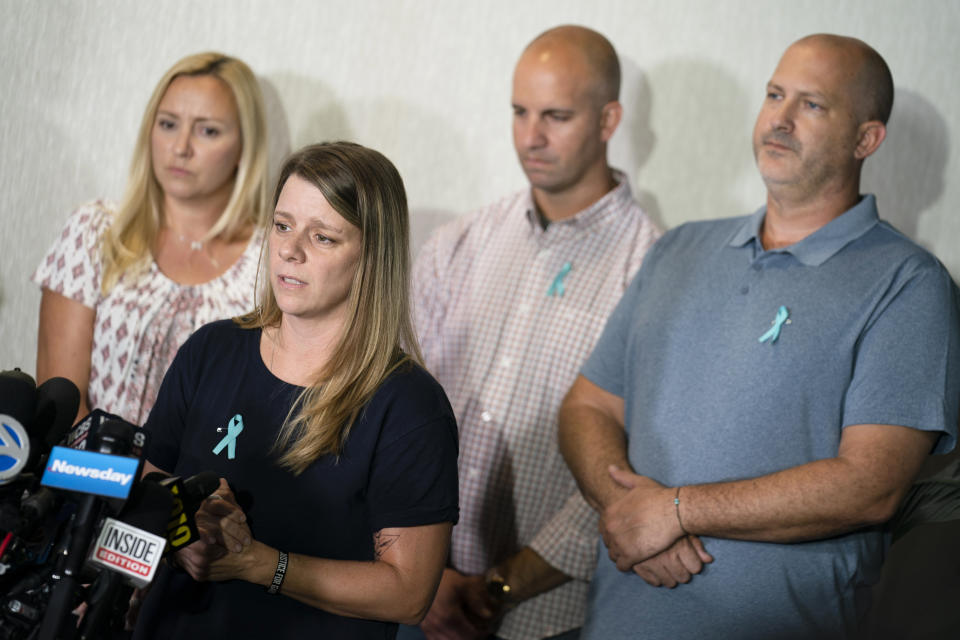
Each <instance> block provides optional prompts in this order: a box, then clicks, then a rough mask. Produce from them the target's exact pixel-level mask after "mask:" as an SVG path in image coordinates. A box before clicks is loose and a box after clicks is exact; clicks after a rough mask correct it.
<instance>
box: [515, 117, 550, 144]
mask: <svg viewBox="0 0 960 640" xmlns="http://www.w3.org/2000/svg"><path fill="white" fill-rule="evenodd" d="M513 131H514V138H515V141H516V144H517V147H518V148H520V149H539V148H541V147H543V146H545V145H546V143H547V137H546V135H544V131H543V123H542V122H541V121H540V118H537V117H535V116H525V117H520V116H517V117H515V118H514V122H513Z"/></svg>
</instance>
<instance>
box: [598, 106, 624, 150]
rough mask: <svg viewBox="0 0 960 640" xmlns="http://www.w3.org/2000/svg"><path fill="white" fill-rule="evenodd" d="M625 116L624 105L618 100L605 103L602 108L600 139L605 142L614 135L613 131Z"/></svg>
mask: <svg viewBox="0 0 960 640" xmlns="http://www.w3.org/2000/svg"><path fill="white" fill-rule="evenodd" d="M621 118H623V106H622V105H621V104H620V103H619V102H618V101H616V100H614V101H612V102H608V103H607V104H605V105H603V108H602V109H601V110H600V139H601V140H603V141H604V142H607V141H609V140H610V138H611V137H613V132H614V131H616V130H617V127H618V126H619V125H620V119H621Z"/></svg>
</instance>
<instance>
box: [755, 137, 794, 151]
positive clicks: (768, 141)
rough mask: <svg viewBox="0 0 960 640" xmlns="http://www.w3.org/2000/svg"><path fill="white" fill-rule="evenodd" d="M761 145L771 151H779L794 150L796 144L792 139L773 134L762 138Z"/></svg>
mask: <svg viewBox="0 0 960 640" xmlns="http://www.w3.org/2000/svg"><path fill="white" fill-rule="evenodd" d="M763 146H764V147H767V148H768V149H771V150H773V151H780V152H783V151H793V152H796V151H797V149H796V145H795V144H794V143H793V142H792V141H790V140H785V139H783V138H778V137H774V136H770V137H767V138H764V139H763Z"/></svg>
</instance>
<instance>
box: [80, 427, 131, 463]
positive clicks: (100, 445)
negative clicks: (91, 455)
mask: <svg viewBox="0 0 960 640" xmlns="http://www.w3.org/2000/svg"><path fill="white" fill-rule="evenodd" d="M133 434H134V431H133V425H131V424H128V423H126V422H124V421H123V420H116V419H113V418H111V419H109V420H107V421H105V422H104V423H103V424H101V425H100V427H99V428H98V429H97V432H96V433H95V434H94V436H95V437H96V446H95V447H94V448H93V449H89V448H88V451H91V450H92V451H99V452H100V453H111V454H113V455H117V456H124V455H127V453H128V452H129V451H130V448H131V447H132V446H133Z"/></svg>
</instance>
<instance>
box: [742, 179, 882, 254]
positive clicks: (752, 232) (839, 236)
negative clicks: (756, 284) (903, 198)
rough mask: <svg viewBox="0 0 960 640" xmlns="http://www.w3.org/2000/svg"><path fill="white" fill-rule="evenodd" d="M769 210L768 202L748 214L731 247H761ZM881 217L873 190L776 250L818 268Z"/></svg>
mask: <svg viewBox="0 0 960 640" xmlns="http://www.w3.org/2000/svg"><path fill="white" fill-rule="evenodd" d="M766 213H767V207H766V205H764V206H762V207H760V208H759V209H757V211H756V212H755V213H753V214H752V215H750V216H747V218H745V219H744V221H743V223H742V224H741V225H740V227H739V228H738V229H737V232H736V233H735V234H734V236H733V238H732V239H731V240H730V246H732V247H743V246H745V245H747V244H748V243H749V242H750V241H751V240H752V241H754V242H755V243H756V246H757V248H758V249H759V248H760V247H761V244H760V227H761V225H762V224H763V218H764V216H765V215H766ZM878 220H879V217H878V215H877V199H876V197H875V196H874V195H873V194H872V193H868V194H867V195H865V196H863V197H861V198H860V202H858V203H857V204H855V205H854V206H853V207H851V208H850V209H847V210H846V211H844V212H843V213H842V214H840V215H839V216H837V217H836V218H834V219H833V220H831V221H830V222H828V223H827V224H825V225H823V226H822V227H820V228H819V229H817V230H816V231H814V232H813V233H811V234H810V235H809V236H807V237H806V238H804V239H803V240H801V241H800V242H797V243H796V244H792V245H790V246H789V247H782V248H780V249H775V250H774V251H777V252H782V253H789V254H791V255H793V256H794V257H795V258H796V259H797V260H799V261H800V262H802V263H803V264H805V265H808V266H811V267H817V266H820V265H821V264H823V263H824V262H826V261H827V260H829V259H830V258H831V257H833V256H834V255H835V254H836V253H837V252H838V251H840V250H841V249H843V248H844V247H845V246H847V244H849V243H850V242H852V241H853V240H856V239H857V238H859V237H860V236H862V235H863V234H864V233H866V232H867V231H869V230H870V229H872V228H873V226H874V225H876V224H877V222H878Z"/></svg>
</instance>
